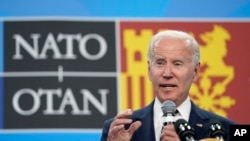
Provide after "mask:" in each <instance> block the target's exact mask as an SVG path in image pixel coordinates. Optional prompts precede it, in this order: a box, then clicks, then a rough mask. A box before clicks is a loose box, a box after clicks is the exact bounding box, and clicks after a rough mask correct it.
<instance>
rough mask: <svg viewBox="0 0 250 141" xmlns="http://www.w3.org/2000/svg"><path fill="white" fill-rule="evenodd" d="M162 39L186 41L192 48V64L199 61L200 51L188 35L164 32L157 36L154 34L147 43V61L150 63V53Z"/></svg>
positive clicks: (170, 31)
mask: <svg viewBox="0 0 250 141" xmlns="http://www.w3.org/2000/svg"><path fill="white" fill-rule="evenodd" d="M164 38H172V39H180V40H183V41H186V42H187V43H189V44H190V46H191V47H192V48H193V51H194V52H193V62H194V64H197V63H199V61H200V49H199V44H198V42H197V41H196V40H195V39H194V38H193V37H192V36H191V35H189V34H188V33H186V32H183V31H179V30H164V31H161V32H159V33H157V34H155V35H154V36H153V37H152V38H151V40H150V42H149V48H148V60H149V61H150V60H151V59H152V57H153V56H152V55H153V54H152V51H153V48H154V47H155V46H157V44H158V42H159V41H160V40H161V39H164Z"/></svg>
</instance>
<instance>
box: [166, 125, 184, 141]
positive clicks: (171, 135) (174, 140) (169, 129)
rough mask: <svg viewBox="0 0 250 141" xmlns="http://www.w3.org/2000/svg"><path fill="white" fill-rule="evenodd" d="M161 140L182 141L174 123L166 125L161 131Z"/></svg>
mask: <svg viewBox="0 0 250 141" xmlns="http://www.w3.org/2000/svg"><path fill="white" fill-rule="evenodd" d="M161 141H181V139H180V138H179V135H178V134H177V133H176V131H175V128H174V125H166V126H164V128H163V129H162V132H161Z"/></svg>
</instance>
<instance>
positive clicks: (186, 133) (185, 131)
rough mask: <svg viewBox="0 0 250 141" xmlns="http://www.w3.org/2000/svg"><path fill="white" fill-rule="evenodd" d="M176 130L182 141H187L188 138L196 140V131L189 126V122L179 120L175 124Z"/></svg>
mask: <svg viewBox="0 0 250 141" xmlns="http://www.w3.org/2000/svg"><path fill="white" fill-rule="evenodd" d="M174 126H175V130H176V132H177V134H178V135H179V137H180V139H181V140H182V141H185V140H186V139H187V138H190V139H191V138H192V139H195V131H194V129H193V128H192V127H191V126H190V125H189V124H188V122H187V121H186V120H184V119H178V120H177V121H176V122H175V124H174Z"/></svg>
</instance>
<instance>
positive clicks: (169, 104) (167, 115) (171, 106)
mask: <svg viewBox="0 0 250 141" xmlns="http://www.w3.org/2000/svg"><path fill="white" fill-rule="evenodd" d="M161 110H162V112H163V117H164V118H163V125H164V126H165V125H169V124H174V122H175V119H174V116H175V111H176V105H175V103H174V102H173V101H170V100H166V101H164V102H163V103H162V106H161Z"/></svg>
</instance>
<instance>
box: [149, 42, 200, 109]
mask: <svg viewBox="0 0 250 141" xmlns="http://www.w3.org/2000/svg"><path fill="white" fill-rule="evenodd" d="M187 45H188V44H187V42H185V41H182V40H178V39H168V38H165V39H161V40H160V41H159V43H158V45H157V47H154V49H153V53H152V54H153V57H152V59H151V61H150V62H148V71H149V72H148V73H149V79H150V80H151V82H152V84H153V89H154V93H155V94H156V96H157V97H158V99H159V100H160V101H161V102H164V101H165V100H172V101H174V102H175V103H176V105H177V106H179V105H180V104H181V103H182V102H183V101H184V100H185V99H186V98H187V96H188V93H189V89H190V86H191V84H192V82H193V81H195V80H196V79H197V78H198V72H199V67H200V64H194V63H193V49H192V48H191V47H188V46H187Z"/></svg>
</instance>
